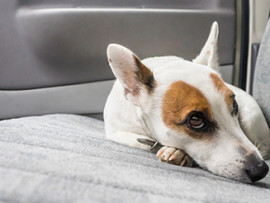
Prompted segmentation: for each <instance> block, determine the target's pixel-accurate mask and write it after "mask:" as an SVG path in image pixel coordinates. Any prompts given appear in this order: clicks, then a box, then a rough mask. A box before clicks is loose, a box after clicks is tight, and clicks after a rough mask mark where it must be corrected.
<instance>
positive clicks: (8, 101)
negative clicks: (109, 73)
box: [0, 80, 114, 119]
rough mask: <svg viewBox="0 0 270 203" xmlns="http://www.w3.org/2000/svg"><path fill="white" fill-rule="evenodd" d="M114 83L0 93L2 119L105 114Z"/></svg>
mask: <svg viewBox="0 0 270 203" xmlns="http://www.w3.org/2000/svg"><path fill="white" fill-rule="evenodd" d="M113 83H114V80H111V81H101V82H93V83H88V84H81V85H69V86H63V87H51V88H42V89H36V90H19V91H0V98H1V99H0V106H1V107H4V108H1V111H0V119H4V118H15V117H22V116H27V115H43V114H51V113H74V114H90V113H92V114H97V113H100V112H102V111H103V108H104V104H105V101H106V99H107V96H108V94H109V92H110V90H111V88H112V85H113Z"/></svg>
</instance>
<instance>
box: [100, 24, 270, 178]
mask: <svg viewBox="0 0 270 203" xmlns="http://www.w3.org/2000/svg"><path fill="white" fill-rule="evenodd" d="M217 37H218V25H217V23H216V22H215V23H214V24H213V25H212V28H211V32H210V35H209V37H208V40H207V42H206V43H205V46H204V47H203V49H202V51H201V53H200V54H199V56H197V57H196V59H194V60H193V62H190V61H186V60H184V59H182V58H179V57H175V56H165V57H153V58H148V59H145V60H143V61H142V63H143V64H145V66H147V67H148V68H149V69H151V71H152V72H153V75H154V78H155V80H156V82H157V84H156V87H155V90H154V92H152V93H149V92H147V90H146V89H145V87H144V86H143V85H141V84H140V83H139V82H138V81H136V80H134V71H136V70H137V67H136V64H135V63H134V58H133V55H134V54H133V53H132V52H131V51H130V50H128V49H126V48H125V47H122V46H120V45H115V44H111V45H109V47H108V51H107V54H108V59H109V61H110V66H111V68H112V70H113V72H114V74H115V76H116V78H117V80H116V82H115V84H114V87H113V89H112V91H111V93H110V95H109V97H108V99H107V102H106V105H105V109H104V121H105V130H106V135H107V137H108V138H109V139H111V140H113V141H115V142H118V143H121V144H125V145H128V146H132V147H137V148H141V149H146V150H148V149H149V148H148V147H147V146H145V145H142V144H140V143H138V142H137V138H148V139H154V140H158V141H159V142H160V143H162V144H163V145H165V146H170V147H175V148H179V149H183V150H185V151H186V152H187V153H188V154H189V155H190V156H191V157H192V158H194V159H195V160H196V161H197V162H198V163H199V164H200V166H202V167H204V168H206V169H208V170H210V171H212V172H213V173H215V174H218V175H222V176H225V177H229V178H232V179H236V180H241V181H245V182H249V179H248V177H247V176H246V175H245V174H244V173H243V171H244V167H245V165H244V163H243V162H244V161H245V156H244V155H243V154H241V153H239V151H238V149H239V147H242V148H244V149H245V150H246V151H247V153H248V154H253V155H254V156H256V157H257V158H258V159H262V156H261V154H260V152H259V151H258V150H257V148H256V147H255V146H254V145H253V144H252V143H251V142H250V141H249V139H248V138H247V137H246V135H247V136H248V137H252V135H253V134H254V133H256V134H257V133H260V135H261V136H262V137H266V135H267V136H269V134H270V133H269V129H268V126H267V124H266V121H265V119H264V117H263V115H262V112H261V110H260V108H259V107H258V105H257V103H256V102H255V101H254V99H253V98H252V97H251V96H249V95H248V94H247V93H245V92H244V91H242V90H240V89H238V88H236V87H233V86H231V85H228V84H227V85H228V87H229V88H231V89H232V90H233V91H234V93H235V94H236V99H237V101H238V105H239V110H240V115H241V118H242V119H241V125H242V128H241V127H240V124H239V122H238V118H237V116H232V114H231V112H230V111H229V109H228V107H227V105H226V103H225V101H224V95H223V93H221V92H219V91H218V90H217V88H216V87H215V86H214V83H213V81H212V80H211V78H210V74H211V73H215V74H218V72H217V70H218V62H217V61H218V60H217V53H216V50H217ZM175 81H184V82H186V83H188V84H190V85H192V86H194V87H196V88H197V89H199V90H200V91H201V92H202V93H203V94H204V96H205V97H206V98H207V99H208V101H209V103H210V106H211V108H212V110H213V114H214V119H215V121H216V122H217V124H218V126H219V128H218V130H217V132H216V133H215V138H214V139H212V140H211V142H206V141H205V140H200V139H193V138H192V137H190V136H188V135H185V134H184V132H183V133H179V132H177V131H175V130H173V129H170V128H169V127H167V126H166V125H165V124H164V122H163V120H162V112H161V111H162V107H161V106H162V101H163V97H164V94H165V92H166V91H167V90H168V87H169V86H170V85H171V84H172V83H173V82H175ZM134 88H139V90H140V94H139V95H132V93H130V92H132V91H133V90H134ZM125 89H128V91H127V92H128V93H126V94H125V92H126V91H125ZM247 107H248V108H249V109H248V108H247ZM250 110H252V113H250ZM142 119H144V121H145V123H146V125H147V128H146V127H145V126H144V123H143V122H142ZM256 125H259V127H258V126H256ZM243 130H244V132H243ZM149 131H150V132H149ZM237 160H238V161H237ZM239 160H241V161H240V162H239Z"/></svg>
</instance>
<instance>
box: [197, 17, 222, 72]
mask: <svg viewBox="0 0 270 203" xmlns="http://www.w3.org/2000/svg"><path fill="white" fill-rule="evenodd" d="M217 40H218V23H217V22H214V23H213V24H212V27H211V31H210V34H209V36H208V39H207V41H206V42H205V44H204V46H203V48H202V50H201V53H200V54H199V55H198V56H197V57H196V58H195V59H194V60H193V62H194V63H198V64H202V65H206V66H208V67H211V68H213V69H214V70H217V71H218V67H219V64H218V54H217Z"/></svg>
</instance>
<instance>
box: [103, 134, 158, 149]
mask: <svg viewBox="0 0 270 203" xmlns="http://www.w3.org/2000/svg"><path fill="white" fill-rule="evenodd" d="M106 136H107V138H108V139H110V140H112V141H114V142H117V143H119V144H123V145H127V146H129V147H134V148H138V149H143V150H147V151H150V149H151V146H149V145H145V144H142V143H140V142H138V141H137V139H148V140H152V139H151V138H150V137H149V136H147V135H141V134H136V133H132V132H127V131H118V132H114V133H108V132H107V133H106ZM153 142H154V140H153Z"/></svg>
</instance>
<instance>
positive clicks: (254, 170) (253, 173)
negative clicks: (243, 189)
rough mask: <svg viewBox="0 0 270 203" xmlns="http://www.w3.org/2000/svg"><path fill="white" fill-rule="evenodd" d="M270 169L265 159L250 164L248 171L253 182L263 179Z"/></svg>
mask: <svg viewBox="0 0 270 203" xmlns="http://www.w3.org/2000/svg"><path fill="white" fill-rule="evenodd" d="M268 171H269V167H268V166H267V164H266V163H265V162H264V161H261V162H259V163H258V164H256V165H252V166H248V167H247V168H246V172H247V175H248V177H249V178H250V180H251V181H252V182H256V181H258V180H261V179H262V178H264V177H265V176H266V174H267V173H268Z"/></svg>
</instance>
